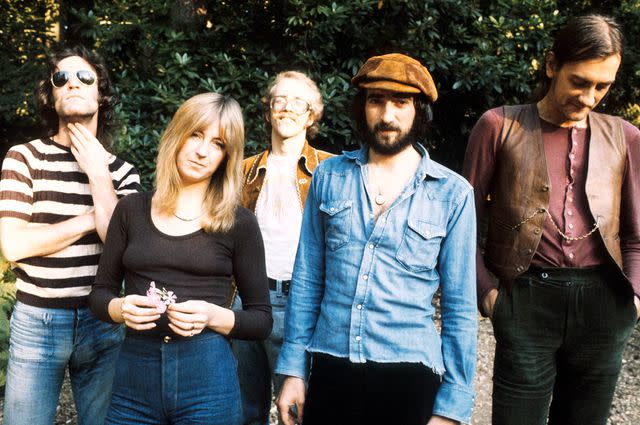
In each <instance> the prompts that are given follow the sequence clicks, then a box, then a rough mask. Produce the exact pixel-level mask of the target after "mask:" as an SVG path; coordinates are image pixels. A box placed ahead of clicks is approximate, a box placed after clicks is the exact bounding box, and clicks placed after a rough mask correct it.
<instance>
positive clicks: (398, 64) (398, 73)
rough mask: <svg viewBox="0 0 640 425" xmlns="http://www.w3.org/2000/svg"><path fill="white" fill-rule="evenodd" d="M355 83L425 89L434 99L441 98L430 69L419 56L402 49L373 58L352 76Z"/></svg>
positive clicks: (393, 88) (406, 90) (412, 90)
mask: <svg viewBox="0 0 640 425" xmlns="http://www.w3.org/2000/svg"><path fill="white" fill-rule="evenodd" d="M351 84H353V85H355V86H357V87H362V88H365V89H382V90H390V91H397V92H400V93H420V92H422V93H424V95H425V96H427V99H429V100H430V101H431V102H435V101H436V99H438V90H436V85H435V84H434V83H433V78H431V74H429V70H428V69H427V68H425V67H424V66H423V65H422V64H421V63H420V62H418V61H417V60H415V59H413V58H410V57H409V56H406V55H403V54H400V53H389V54H388V55H382V56H373V57H371V58H369V59H368V60H367V61H366V62H365V63H364V65H362V67H361V68H360V70H359V71H358V73H357V74H356V76H355V77H353V78H352V79H351Z"/></svg>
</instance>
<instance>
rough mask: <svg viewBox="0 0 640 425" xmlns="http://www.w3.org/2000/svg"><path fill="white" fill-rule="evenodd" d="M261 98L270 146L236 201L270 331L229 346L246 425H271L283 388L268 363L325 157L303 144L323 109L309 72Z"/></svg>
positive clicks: (250, 166)
mask: <svg viewBox="0 0 640 425" xmlns="http://www.w3.org/2000/svg"><path fill="white" fill-rule="evenodd" d="M262 101H263V104H264V106H265V110H266V112H265V119H266V121H267V123H268V124H269V127H270V128H271V144H270V147H269V149H267V150H265V151H264V152H262V153H260V154H258V155H255V156H252V157H250V158H247V159H246V160H245V161H244V175H245V184H244V189H243V191H242V203H243V204H244V206H245V207H247V208H249V209H251V210H252V211H255V213H256V215H257V218H258V224H259V225H260V230H261V232H262V237H263V239H264V243H265V254H266V262H267V275H268V276H269V287H270V292H271V306H272V314H273V331H272V333H271V336H270V337H269V338H268V339H267V340H266V341H236V342H235V343H234V349H235V351H236V355H237V358H238V376H239V379H240V390H241V393H242V403H243V412H244V413H243V415H244V418H243V424H245V425H247V424H252V425H253V424H260V425H265V424H266V425H268V424H269V410H270V407H271V394H272V393H271V388H272V382H273V387H274V390H275V392H276V393H277V392H278V391H279V390H280V387H281V385H282V379H281V377H279V376H275V375H274V364H275V361H276V358H277V356H278V353H279V351H280V346H281V345H282V336H283V332H284V309H285V306H286V303H287V296H288V294H289V283H290V280H291V271H292V270H293V262H294V260H295V255H296V248H297V246H298V237H299V234H300V225H301V222H302V210H303V208H304V204H305V201H306V199H307V192H308V191H309V185H310V183H311V175H312V173H313V171H314V170H315V168H316V167H317V166H318V163H320V162H321V161H323V160H324V159H326V158H328V157H330V156H331V154H329V153H327V152H323V151H321V150H317V149H314V148H312V147H311V146H310V145H309V143H308V141H307V139H308V138H312V137H314V136H315V135H316V134H317V132H318V121H319V120H320V118H321V117H322V111H323V104H322V95H321V94H320V90H319V89H318V86H317V85H316V84H315V83H314V82H313V81H312V80H311V79H310V78H309V77H307V76H306V75H305V74H303V73H301V72H297V71H286V72H281V73H280V74H278V75H277V76H276V78H275V79H274V80H273V82H272V83H271V84H270V85H269V87H268V89H267V94H266V96H265V97H264V98H263V99H262Z"/></svg>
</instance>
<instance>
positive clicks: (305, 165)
mask: <svg viewBox="0 0 640 425" xmlns="http://www.w3.org/2000/svg"><path fill="white" fill-rule="evenodd" d="M270 152H271V148H269V149H267V150H266V151H264V152H262V154H261V155H260V158H259V162H258V166H257V167H256V168H255V173H253V174H252V175H251V176H250V178H249V179H248V181H247V183H253V181H254V180H255V179H256V178H257V177H258V174H260V173H261V172H266V171H267V157H268V156H269V153H270ZM319 163H320V160H319V159H318V152H317V151H316V150H315V149H314V148H312V147H311V145H310V144H309V142H308V141H306V140H305V141H304V146H303V147H302V153H301V154H300V159H298V167H299V168H300V169H301V170H302V171H304V172H305V173H307V174H308V175H310V176H311V175H312V174H313V171H314V170H315V169H316V167H317V166H318V164H319Z"/></svg>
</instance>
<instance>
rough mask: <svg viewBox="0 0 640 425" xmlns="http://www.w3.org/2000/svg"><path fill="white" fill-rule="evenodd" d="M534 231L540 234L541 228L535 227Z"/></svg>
mask: <svg viewBox="0 0 640 425" xmlns="http://www.w3.org/2000/svg"><path fill="white" fill-rule="evenodd" d="M533 233H534V234H536V235H539V234H540V229H538V228H537V227H536V228H535V229H533Z"/></svg>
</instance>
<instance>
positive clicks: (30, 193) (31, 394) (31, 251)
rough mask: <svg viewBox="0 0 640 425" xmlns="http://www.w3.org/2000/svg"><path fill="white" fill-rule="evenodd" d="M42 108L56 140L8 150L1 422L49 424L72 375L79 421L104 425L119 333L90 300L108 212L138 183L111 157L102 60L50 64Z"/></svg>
mask: <svg viewBox="0 0 640 425" xmlns="http://www.w3.org/2000/svg"><path fill="white" fill-rule="evenodd" d="M36 98H37V102H38V109H39V111H40V114H41V118H42V119H43V121H44V123H45V125H46V126H47V128H48V130H49V134H50V135H49V136H48V137H44V138H41V139H36V140H33V141H31V142H28V143H25V144H21V145H17V146H14V147H12V148H11V149H10V150H9V152H8V153H7V155H6V157H5V159H4V162H3V164H2V180H1V181H0V246H1V248H2V252H3V254H4V256H5V257H6V258H7V259H8V260H9V261H11V262H12V263H14V265H15V269H14V271H15V274H16V277H17V280H16V287H17V303H16V306H15V309H14V311H13V314H12V317H11V337H10V354H9V365H8V369H7V383H6V390H5V400H4V421H5V423H7V424H11V425H51V424H52V423H53V421H54V418H55V414H56V406H57V402H58V398H59V395H60V388H61V385H62V381H63V379H64V375H65V370H66V369H67V368H68V371H69V376H70V378H71V385H72V389H73V395H74V400H75V404H76V408H77V412H78V422H79V423H81V424H96V425H98V424H102V423H103V422H104V417H105V414H106V411H107V407H108V405H109V401H110V398H111V384H112V381H113V373H114V365H115V361H116V357H117V355H118V352H119V347H120V343H121V341H122V337H123V329H122V328H121V327H120V326H116V325H110V324H107V323H104V322H101V321H100V320H97V319H95V318H94V317H93V315H92V314H91V312H90V311H89V309H88V307H87V299H88V295H89V292H90V291H91V285H92V284H93V280H94V278H95V274H96V271H97V267H98V261H99V258H100V253H101V252H102V242H103V241H104V239H105V236H106V231H107V226H108V224H109V219H110V218H111V213H112V212H113V209H114V207H115V205H116V203H117V201H118V198H119V197H122V196H124V195H126V194H129V193H132V192H136V191H138V190H139V189H140V178H139V176H138V173H137V171H136V170H135V169H134V168H133V167H132V166H131V165H130V164H128V163H126V162H125V161H122V160H121V159H119V158H116V157H115V156H113V155H111V154H110V153H109V152H108V151H107V150H106V147H108V146H109V145H110V141H111V135H112V130H113V124H114V123H113V114H114V108H115V106H116V105H117V98H116V97H115V96H114V95H113V93H112V89H111V83H110V80H109V76H108V73H107V68H106V66H105V64H104V62H103V60H102V58H101V57H100V56H98V55H97V54H96V53H94V52H91V51H89V50H87V49H85V48H84V47H74V48H68V49H64V50H62V51H60V52H58V53H56V54H54V55H53V56H52V57H51V58H50V60H49V69H48V71H47V74H46V76H45V77H44V78H43V79H42V80H41V81H40V82H39V84H38V87H37V92H36Z"/></svg>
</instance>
